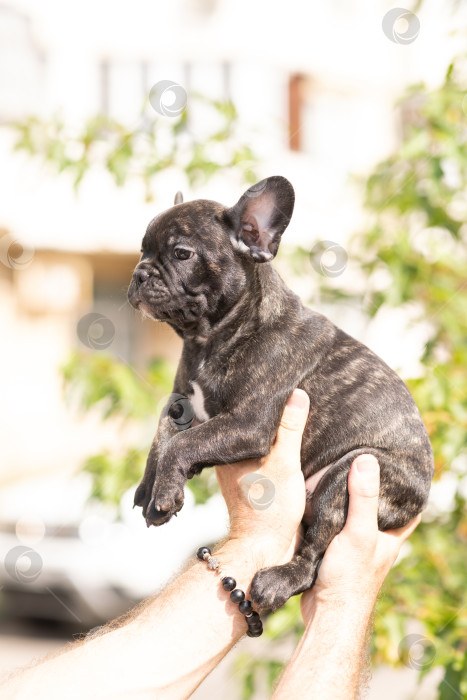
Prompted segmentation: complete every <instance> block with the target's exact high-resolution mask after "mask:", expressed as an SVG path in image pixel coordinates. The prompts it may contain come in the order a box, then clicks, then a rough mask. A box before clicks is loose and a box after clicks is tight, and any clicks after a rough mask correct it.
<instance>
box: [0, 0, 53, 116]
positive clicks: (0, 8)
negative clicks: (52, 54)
mask: <svg viewBox="0 0 467 700" xmlns="http://www.w3.org/2000/svg"><path fill="white" fill-rule="evenodd" d="M44 69H45V54H44V52H43V51H42V49H41V47H40V46H39V44H38V42H37V41H36V39H35V37H34V31H33V27H32V22H31V20H30V18H29V17H27V15H24V14H23V13H21V12H19V11H18V10H16V9H13V8H12V7H8V6H6V5H2V4H0V120H1V121H7V120H11V119H20V118H22V117H24V116H26V115H29V114H31V113H35V114H37V112H38V111H39V110H40V106H41V97H42V95H43V90H44V74H45V70H44Z"/></svg>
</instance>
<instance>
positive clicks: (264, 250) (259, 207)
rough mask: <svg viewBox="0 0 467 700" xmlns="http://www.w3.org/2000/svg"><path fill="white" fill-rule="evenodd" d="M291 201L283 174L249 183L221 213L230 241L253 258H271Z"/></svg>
mask: <svg viewBox="0 0 467 700" xmlns="http://www.w3.org/2000/svg"><path fill="white" fill-rule="evenodd" d="M294 202H295V194H294V190H293V187H292V185H291V184H290V182H289V181H288V180H286V179H285V177H280V176H279V175H274V176H273V177H268V178H266V179H265V180H261V182H257V183H256V185H253V186H252V187H250V189H249V190H247V191H246V192H245V193H244V194H243V195H242V196H241V197H240V199H239V200H238V202H237V204H235V206H233V207H232V208H231V209H227V210H226V212H225V214H224V217H225V221H226V223H227V224H228V226H229V227H230V229H231V231H232V233H231V238H232V242H233V243H234V245H235V246H236V247H237V248H238V249H240V250H242V251H244V252H249V254H250V255H251V257H252V258H253V260H255V261H256V262H269V261H270V260H272V259H273V257H274V256H275V255H276V253H277V250H278V248H279V244H280V242H281V236H282V234H283V233H284V231H285V229H286V228H287V226H288V225H289V221H290V219H291V217H292V212H293V207H294Z"/></svg>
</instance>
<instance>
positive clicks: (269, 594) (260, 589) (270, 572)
mask: <svg viewBox="0 0 467 700" xmlns="http://www.w3.org/2000/svg"><path fill="white" fill-rule="evenodd" d="M250 595H251V599H252V601H253V602H254V603H255V604H256V606H257V607H258V609H259V610H277V608H280V607H282V606H283V605H284V603H286V602H287V601H288V599H289V598H290V596H291V595H292V591H291V590H290V584H289V582H288V580H287V578H286V577H284V575H283V574H282V572H281V567H280V566H272V567H270V568H269V569H262V570H261V571H258V572H257V573H256V574H255V576H254V578H253V581H252V582H251V591H250Z"/></svg>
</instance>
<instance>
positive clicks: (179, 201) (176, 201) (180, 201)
mask: <svg viewBox="0 0 467 700" xmlns="http://www.w3.org/2000/svg"><path fill="white" fill-rule="evenodd" d="M174 204H183V195H182V193H181V192H180V190H179V191H178V192H177V194H176V195H175V199H174Z"/></svg>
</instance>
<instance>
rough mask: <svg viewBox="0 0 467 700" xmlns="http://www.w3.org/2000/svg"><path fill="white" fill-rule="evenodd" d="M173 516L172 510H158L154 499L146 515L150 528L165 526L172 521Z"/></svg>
mask: <svg viewBox="0 0 467 700" xmlns="http://www.w3.org/2000/svg"><path fill="white" fill-rule="evenodd" d="M172 515H173V511H171V510H163V509H162V508H157V507H156V504H155V502H154V499H152V500H151V502H150V503H149V505H148V507H147V509H146V513H145V518H146V524H147V526H148V527H149V526H150V525H156V526H158V525H163V524H164V523H167V522H168V521H169V520H170V518H171V517H172Z"/></svg>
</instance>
